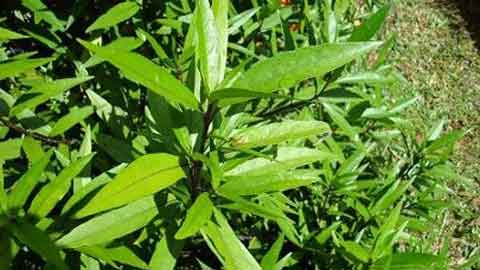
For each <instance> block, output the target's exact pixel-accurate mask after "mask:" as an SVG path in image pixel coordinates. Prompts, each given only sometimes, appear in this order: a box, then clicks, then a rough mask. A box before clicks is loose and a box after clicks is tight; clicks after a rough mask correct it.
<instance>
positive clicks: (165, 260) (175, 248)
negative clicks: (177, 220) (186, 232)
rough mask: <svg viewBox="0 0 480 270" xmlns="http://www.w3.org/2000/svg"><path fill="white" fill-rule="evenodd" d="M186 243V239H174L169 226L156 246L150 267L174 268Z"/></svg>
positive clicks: (168, 269) (163, 269)
mask: <svg viewBox="0 0 480 270" xmlns="http://www.w3.org/2000/svg"><path fill="white" fill-rule="evenodd" d="M184 245H185V241H184V240H176V239H174V238H173V237H172V235H171V234H170V231H169V228H167V231H166V233H165V235H164V236H163V238H162V239H161V240H160V241H158V243H157V245H156V246H155V251H154V252H153V255H152V258H151V259H150V263H149V266H150V269H162V270H174V269H175V265H176V263H177V257H178V256H180V252H181V251H182V248H183V246H184Z"/></svg>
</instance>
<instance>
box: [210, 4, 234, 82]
mask: <svg viewBox="0 0 480 270" xmlns="http://www.w3.org/2000/svg"><path fill="white" fill-rule="evenodd" d="M229 7H230V0H214V1H213V4H212V9H213V15H214V16H215V23H216V26H217V29H218V42H219V44H218V74H219V75H218V76H219V78H218V80H219V82H221V81H222V80H223V78H224V75H225V69H226V64H227V62H226V61H227V46H228V9H229Z"/></svg>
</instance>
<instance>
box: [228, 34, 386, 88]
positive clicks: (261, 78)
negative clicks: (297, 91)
mask: <svg viewBox="0 0 480 270" xmlns="http://www.w3.org/2000/svg"><path fill="white" fill-rule="evenodd" d="M380 44H381V43H379V42H364V43H332V44H324V45H320V46H317V47H308V48H301V49H297V50H295V51H290V52H283V53H279V54H277V55H276V56H274V57H272V58H268V59H265V60H261V61H259V62H258V63H256V64H255V65H254V66H253V67H251V68H250V69H249V70H247V71H246V72H245V73H244V74H242V75H241V76H240V78H239V79H238V80H237V81H236V82H235V83H234V85H233V87H234V88H241V89H250V90H254V91H262V92H273V91H275V90H278V89H282V88H289V87H292V86H294V85H296V84H297V83H298V82H300V81H303V80H305V79H309V78H313V77H320V76H323V75H325V74H326V73H328V72H330V71H332V70H335V69H336V68H339V67H341V66H343V65H345V64H347V63H349V62H351V61H352V60H354V59H356V58H357V57H359V56H362V55H364V54H365V53H367V52H368V51H371V50H373V49H375V48H377V47H378V46H379V45H380Z"/></svg>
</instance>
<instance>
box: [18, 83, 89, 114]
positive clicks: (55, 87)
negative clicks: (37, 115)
mask: <svg viewBox="0 0 480 270" xmlns="http://www.w3.org/2000/svg"><path fill="white" fill-rule="evenodd" d="M91 79H93V77H79V78H68V79H61V80H56V81H52V82H42V83H38V84H35V86H33V88H32V89H31V90H30V91H28V92H27V93H26V94H24V95H22V96H21V97H20V98H19V99H17V101H16V102H15V105H14V106H13V108H12V109H11V110H10V114H11V115H18V114H19V113H21V112H22V111H24V110H25V109H33V108H35V107H37V106H38V105H40V104H42V103H44V102H46V101H47V100H49V99H51V98H53V97H55V96H57V95H60V94H61V93H63V92H65V91H67V90H68V89H70V88H72V87H75V86H77V85H79V84H81V83H84V82H86V81H89V80H91Z"/></svg>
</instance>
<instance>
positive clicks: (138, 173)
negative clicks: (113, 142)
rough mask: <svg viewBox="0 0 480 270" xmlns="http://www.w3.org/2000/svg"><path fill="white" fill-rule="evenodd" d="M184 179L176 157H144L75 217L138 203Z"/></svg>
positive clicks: (160, 154) (124, 171) (122, 173)
mask: <svg viewBox="0 0 480 270" xmlns="http://www.w3.org/2000/svg"><path fill="white" fill-rule="evenodd" d="M152 165H153V166H152ZM184 176H185V173H184V171H183V169H182V167H181V166H180V163H179V158H178V157H177V156H173V155H170V154H165V153H158V154H148V155H145V156H142V157H141V158H139V159H137V160H135V161H134V162H132V163H131V164H130V165H129V166H128V167H127V168H125V169H124V170H122V171H121V172H120V174H118V175H117V176H116V177H115V178H114V179H113V180H112V181H111V182H110V183H108V184H107V185H106V186H104V187H103V188H102V189H101V190H100V191H99V192H98V193H97V194H96V195H95V197H93V199H92V200H91V201H89V202H88V204H87V205H86V206H85V207H84V208H82V209H81V210H80V211H79V212H77V213H76V215H75V216H76V217H77V218H80V217H85V216H88V215H92V214H95V213H98V212H101V211H105V210H108V209H112V208H115V207H119V206H122V205H125V204H127V203H129V202H132V201H136V200H138V199H140V198H143V197H145V196H148V195H151V194H154V193H156V192H158V191H160V190H162V189H165V188H167V187H169V186H170V185H173V184H174V183H175V182H177V181H178V180H179V179H181V178H182V177H184Z"/></svg>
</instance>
